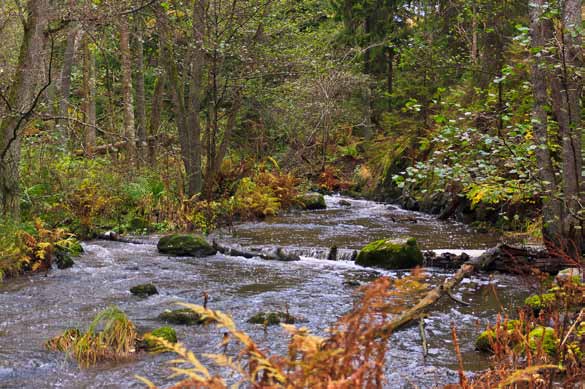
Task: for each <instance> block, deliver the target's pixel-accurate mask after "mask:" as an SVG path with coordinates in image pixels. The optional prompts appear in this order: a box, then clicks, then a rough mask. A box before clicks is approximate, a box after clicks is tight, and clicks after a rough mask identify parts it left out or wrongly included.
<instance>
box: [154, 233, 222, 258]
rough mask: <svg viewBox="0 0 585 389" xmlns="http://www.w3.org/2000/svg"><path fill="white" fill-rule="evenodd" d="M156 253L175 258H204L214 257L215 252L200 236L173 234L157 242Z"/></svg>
mask: <svg viewBox="0 0 585 389" xmlns="http://www.w3.org/2000/svg"><path fill="white" fill-rule="evenodd" d="M157 248H158V251H159V252H160V253H163V254H171V255H177V256H191V257H205V256H209V255H214V254H215V253H216V252H217V250H215V249H214V248H213V247H212V246H211V245H210V244H209V242H207V240H205V238H204V237H203V236H201V235H188V234H173V235H167V236H164V237H162V238H160V240H159V241H158V245H157Z"/></svg>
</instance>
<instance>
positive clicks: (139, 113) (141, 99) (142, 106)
mask: <svg viewBox="0 0 585 389" xmlns="http://www.w3.org/2000/svg"><path fill="white" fill-rule="evenodd" d="M134 47H135V57H134V58H135V62H136V63H135V65H134V77H135V79H136V82H135V85H136V135H137V138H138V150H137V152H138V159H137V161H139V162H141V161H143V160H144V159H145V158H146V145H147V144H146V103H145V92H144V42H143V24H142V20H138V21H137V22H136V36H135V39H134Z"/></svg>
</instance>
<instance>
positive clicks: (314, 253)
mask: <svg viewBox="0 0 585 389" xmlns="http://www.w3.org/2000/svg"><path fill="white" fill-rule="evenodd" d="M283 249H284V251H286V252H287V253H290V254H295V255H298V256H300V257H308V258H315V259H324V260H327V259H330V260H336V261H354V260H355V256H356V255H357V251H356V250H352V249H341V248H326V247H283ZM332 250H333V251H336V254H335V255H334V258H331V255H332Z"/></svg>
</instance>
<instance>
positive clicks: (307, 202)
mask: <svg viewBox="0 0 585 389" xmlns="http://www.w3.org/2000/svg"><path fill="white" fill-rule="evenodd" d="M298 199H299V201H300V202H301V204H303V207H304V208H305V209H308V210H317V209H327V204H325V197H323V195H322V194H320V193H306V194H304V195H302V196H299V198H298Z"/></svg>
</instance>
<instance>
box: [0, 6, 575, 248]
mask: <svg viewBox="0 0 585 389" xmlns="http://www.w3.org/2000/svg"><path fill="white" fill-rule="evenodd" d="M581 13H582V5H581V2H580V1H578V0H565V1H562V2H549V1H541V0H539V1H536V2H531V3H530V2H528V1H518V0H514V1H507V0H506V1H491V0H474V1H458V0H436V1H426V0H421V1H394V0H392V1H384V2H382V1H377V0H375V1H372V0H365V1H356V0H343V1H341V0H335V1H319V0H308V1H273V0H270V1H260V0H235V1H232V2H228V1H223V0H197V1H195V2H190V1H146V0H140V1H138V0H135V1H102V0H92V1H49V0H30V1H27V2H20V1H4V2H2V5H1V8H0V33H1V34H2V37H3V45H2V48H1V49H0V69H1V72H0V83H1V85H2V88H1V89H0V97H1V102H0V112H1V113H2V120H1V122H0V146H1V148H0V149H1V150H0V151H1V153H0V157H1V163H0V205H1V207H0V209H1V211H2V217H3V219H4V221H5V223H4V224H5V225H12V224H14V223H11V222H9V221H10V220H13V221H18V220H20V221H24V222H25V223H26V222H30V221H33V220H34V219H35V218H37V217H40V218H41V219H42V220H43V222H44V223H45V224H46V225H47V226H49V227H53V228H54V227H60V226H67V227H68V228H69V229H70V230H71V231H73V232H75V233H77V234H79V235H80V236H82V237H84V236H86V237H89V236H92V235H95V234H96V233H99V232H100V231H104V230H110V229H116V230H119V231H122V232H124V231H134V232H144V231H167V230H174V229H183V230H202V231H204V232H208V231H210V230H211V229H213V228H215V227H217V226H218V225H222V224H229V223H230V222H231V221H232V220H236V219H242V218H250V217H264V216H267V215H271V214H275V213H277V212H278V211H279V210H280V209H285V208H289V207H291V206H295V204H296V196H297V195H298V194H299V193H302V192H303V191H305V190H307V189H311V188H312V189H317V190H322V191H342V192H346V193H349V194H352V195H355V196H367V197H371V198H376V199H380V200H385V201H392V202H399V203H400V204H402V205H403V206H404V207H406V208H408V209H413V210H422V211H426V212H431V213H436V214H439V215H440V216H439V217H440V218H449V217H455V218H458V219H459V220H462V221H465V222H468V223H475V226H477V227H480V228H491V226H497V227H498V228H502V229H505V230H516V231H523V232H528V233H531V234H532V235H535V236H541V231H543V232H544V240H545V242H546V243H547V244H550V245H554V246H557V247H559V246H562V247H564V248H565V249H566V250H565V251H570V252H573V253H574V254H576V253H577V251H580V246H581V241H582V238H581V235H582V233H581V231H582V229H581V224H582V222H583V217H582V216H581V213H582V209H581V208H582V207H581V204H582V198H583V196H582V184H581V176H582V174H581V171H582V152H581V137H582V134H581V129H582V120H581V119H582V115H581V110H580V106H581V97H582V88H581V69H582V67H581V64H582V62H581V59H582V47H581V32H582V22H581ZM6 228H8V227H6ZM14 228H17V227H14ZM568 246H571V247H573V248H572V249H568V248H567V247H568Z"/></svg>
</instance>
